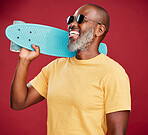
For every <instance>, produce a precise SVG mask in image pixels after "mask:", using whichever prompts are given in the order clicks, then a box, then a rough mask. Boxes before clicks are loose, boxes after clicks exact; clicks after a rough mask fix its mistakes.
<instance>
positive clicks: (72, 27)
mask: <svg viewBox="0 0 148 135" xmlns="http://www.w3.org/2000/svg"><path fill="white" fill-rule="evenodd" d="M77 27H78V23H77V21H76V20H75V21H74V22H72V23H70V24H69V25H68V27H67V29H68V30H70V29H75V28H77Z"/></svg>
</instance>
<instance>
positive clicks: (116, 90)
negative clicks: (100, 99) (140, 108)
mask: <svg viewBox="0 0 148 135" xmlns="http://www.w3.org/2000/svg"><path fill="white" fill-rule="evenodd" d="M122 110H131V96H130V82H129V78H128V75H127V74H126V72H125V70H124V69H123V68H118V69H116V70H114V71H112V72H111V73H110V74H109V75H108V77H107V79H106V81H105V111H106V114H107V113H112V112H116V111H122Z"/></svg>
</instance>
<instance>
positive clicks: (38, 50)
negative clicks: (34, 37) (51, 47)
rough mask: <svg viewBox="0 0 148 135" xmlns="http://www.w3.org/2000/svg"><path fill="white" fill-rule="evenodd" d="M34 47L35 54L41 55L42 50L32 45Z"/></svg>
mask: <svg viewBox="0 0 148 135" xmlns="http://www.w3.org/2000/svg"><path fill="white" fill-rule="evenodd" d="M32 47H33V49H34V50H35V52H36V53H37V54H40V48H39V46H36V45H34V44H32Z"/></svg>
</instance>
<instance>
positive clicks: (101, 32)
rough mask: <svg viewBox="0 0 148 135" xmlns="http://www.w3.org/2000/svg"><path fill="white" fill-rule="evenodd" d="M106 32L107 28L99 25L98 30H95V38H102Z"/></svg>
mask: <svg viewBox="0 0 148 135" xmlns="http://www.w3.org/2000/svg"><path fill="white" fill-rule="evenodd" d="M105 31H106V27H105V25H103V24H101V25H100V24H98V25H97V26H96V29H95V36H96V37H99V36H101V35H103V34H104V33H105Z"/></svg>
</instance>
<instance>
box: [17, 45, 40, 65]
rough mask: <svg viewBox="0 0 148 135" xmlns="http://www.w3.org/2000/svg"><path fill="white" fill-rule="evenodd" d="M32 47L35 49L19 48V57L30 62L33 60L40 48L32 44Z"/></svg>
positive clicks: (38, 53)
mask: <svg viewBox="0 0 148 135" xmlns="http://www.w3.org/2000/svg"><path fill="white" fill-rule="evenodd" d="M32 47H33V49H35V51H30V50H27V49H25V48H21V51H20V54H19V57H20V58H21V59H25V60H27V61H29V62H31V61H32V60H34V59H35V58H37V57H38V56H39V55H40V48H39V47H38V46H35V45H32Z"/></svg>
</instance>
